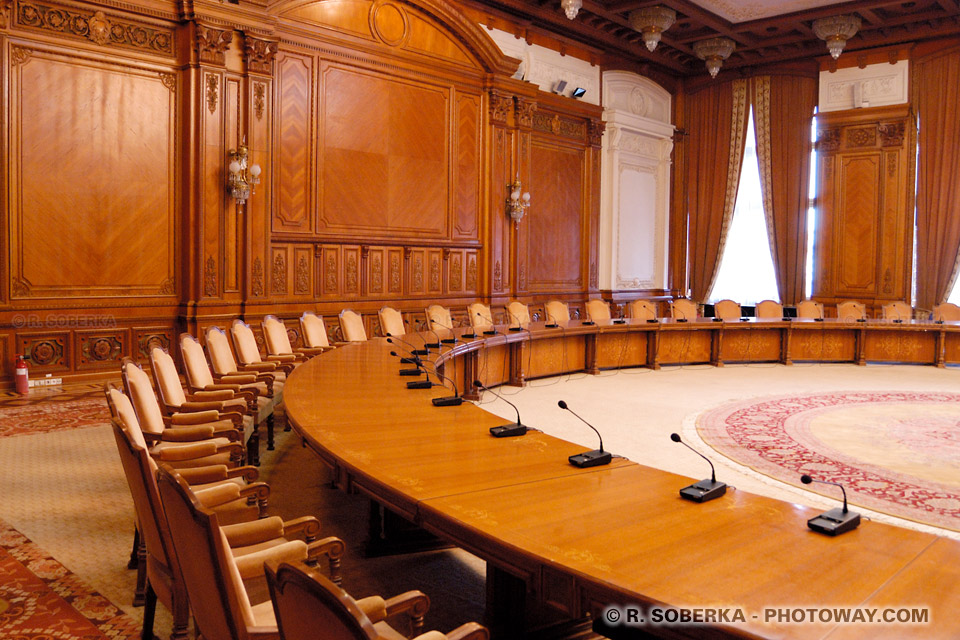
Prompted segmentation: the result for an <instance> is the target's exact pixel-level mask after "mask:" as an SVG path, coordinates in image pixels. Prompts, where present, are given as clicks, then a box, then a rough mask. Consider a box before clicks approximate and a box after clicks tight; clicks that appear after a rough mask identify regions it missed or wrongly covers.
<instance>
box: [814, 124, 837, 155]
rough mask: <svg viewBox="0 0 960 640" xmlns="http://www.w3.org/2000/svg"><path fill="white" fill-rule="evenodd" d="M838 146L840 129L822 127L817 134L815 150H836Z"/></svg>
mask: <svg viewBox="0 0 960 640" xmlns="http://www.w3.org/2000/svg"><path fill="white" fill-rule="evenodd" d="M839 148H840V129H824V130H822V131H820V135H819V136H817V151H836V150H837V149H839Z"/></svg>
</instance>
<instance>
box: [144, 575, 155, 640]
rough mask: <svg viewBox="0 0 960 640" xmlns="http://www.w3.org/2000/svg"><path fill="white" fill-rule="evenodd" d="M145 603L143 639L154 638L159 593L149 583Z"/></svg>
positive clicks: (150, 639)
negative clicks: (154, 621) (154, 619)
mask: <svg viewBox="0 0 960 640" xmlns="http://www.w3.org/2000/svg"><path fill="white" fill-rule="evenodd" d="M143 604H144V606H143V630H142V631H141V633H140V637H141V638H142V639H143V640H153V618H154V615H155V614H156V612H157V594H156V593H154V591H153V587H152V586H150V584H149V583H148V584H147V593H146V596H145V599H144V603H143Z"/></svg>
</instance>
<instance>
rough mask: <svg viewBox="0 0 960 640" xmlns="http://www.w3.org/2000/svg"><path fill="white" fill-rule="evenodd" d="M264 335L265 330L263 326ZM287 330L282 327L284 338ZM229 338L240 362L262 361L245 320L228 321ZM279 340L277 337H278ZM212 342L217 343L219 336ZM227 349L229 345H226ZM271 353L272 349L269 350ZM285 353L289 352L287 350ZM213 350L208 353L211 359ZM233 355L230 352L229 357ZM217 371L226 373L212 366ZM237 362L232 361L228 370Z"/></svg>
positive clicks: (208, 345)
mask: <svg viewBox="0 0 960 640" xmlns="http://www.w3.org/2000/svg"><path fill="white" fill-rule="evenodd" d="M217 333H219V334H222V333H223V331H221V330H220V329H217ZM263 333H264V336H266V334H267V332H266V329H265V328H264V332H263ZM286 335H287V332H286V329H283V336H284V338H286ZM230 339H231V340H232V341H233V348H234V349H235V350H236V353H237V358H238V359H239V360H240V362H241V363H242V364H256V363H258V362H263V358H261V357H260V347H259V346H257V336H256V335H254V333H253V329H251V328H250V325H248V324H247V323H246V322H244V321H243V320H241V319H240V318H236V319H235V320H234V321H233V322H231V323H230ZM278 340H279V338H278ZM214 342H215V343H217V344H219V343H220V339H219V336H217V335H215V336H214ZM287 344H290V341H289V340H288V341H287ZM207 350H208V351H209V350H210V329H207ZM227 350H228V351H229V346H228V347H227ZM271 353H273V351H271ZM286 353H290V352H289V351H287V352H286ZM213 357H214V356H213V352H211V353H210V359H211V360H213ZM232 357H233V355H232V353H231V358H232ZM213 368H214V369H215V370H216V372H217V373H228V372H225V371H223V370H221V369H220V368H219V367H218V366H217V365H214V367H213ZM236 370H237V364H236V362H234V363H233V369H231V370H230V371H231V372H232V371H236Z"/></svg>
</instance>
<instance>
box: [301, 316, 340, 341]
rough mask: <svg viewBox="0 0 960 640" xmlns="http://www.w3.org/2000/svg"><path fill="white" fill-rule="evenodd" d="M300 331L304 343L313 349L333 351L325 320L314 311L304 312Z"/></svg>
mask: <svg viewBox="0 0 960 640" xmlns="http://www.w3.org/2000/svg"><path fill="white" fill-rule="evenodd" d="M300 331H301V332H302V333H303V341H304V342H305V343H306V345H307V346H308V347H310V348H311V349H332V348H333V345H331V344H330V340H329V338H327V325H326V324H324V322H323V318H321V317H320V316H318V315H317V314H315V313H313V312H312V311H304V312H303V315H302V316H300Z"/></svg>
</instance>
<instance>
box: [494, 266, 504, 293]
mask: <svg viewBox="0 0 960 640" xmlns="http://www.w3.org/2000/svg"><path fill="white" fill-rule="evenodd" d="M493 289H494V290H495V291H500V290H502V289H503V273H502V271H501V269H500V261H499V260H497V262H496V264H495V265H493Z"/></svg>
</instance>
